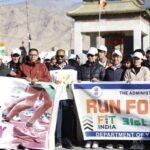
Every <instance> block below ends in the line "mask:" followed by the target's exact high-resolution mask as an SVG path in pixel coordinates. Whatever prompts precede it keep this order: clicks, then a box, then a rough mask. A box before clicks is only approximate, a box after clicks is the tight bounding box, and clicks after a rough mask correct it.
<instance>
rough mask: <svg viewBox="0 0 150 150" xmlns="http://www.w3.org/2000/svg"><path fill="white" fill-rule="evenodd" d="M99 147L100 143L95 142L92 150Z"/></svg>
mask: <svg viewBox="0 0 150 150" xmlns="http://www.w3.org/2000/svg"><path fill="white" fill-rule="evenodd" d="M98 147H99V145H98V142H96V141H94V142H93V145H92V148H93V149H96V148H98Z"/></svg>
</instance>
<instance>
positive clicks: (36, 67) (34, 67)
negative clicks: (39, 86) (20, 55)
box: [17, 61, 50, 82]
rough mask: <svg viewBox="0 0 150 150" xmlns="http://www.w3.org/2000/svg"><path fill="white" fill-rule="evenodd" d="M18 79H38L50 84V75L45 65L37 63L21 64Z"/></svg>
mask: <svg viewBox="0 0 150 150" xmlns="http://www.w3.org/2000/svg"><path fill="white" fill-rule="evenodd" d="M17 77H20V78H26V77H29V78H31V79H34V78H36V79H37V80H38V81H43V82H49V81H50V74H49V72H48V69H47V67H46V65H45V64H42V63H40V61H37V62H35V63H31V62H27V63H24V64H21V65H20V67H19V70H18V72H17Z"/></svg>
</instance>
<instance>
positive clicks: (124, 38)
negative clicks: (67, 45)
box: [68, 0, 150, 55]
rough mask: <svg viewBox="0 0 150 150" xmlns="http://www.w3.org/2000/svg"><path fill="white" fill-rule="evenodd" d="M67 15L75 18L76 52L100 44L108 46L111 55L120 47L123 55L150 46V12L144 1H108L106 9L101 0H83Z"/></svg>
mask: <svg viewBox="0 0 150 150" xmlns="http://www.w3.org/2000/svg"><path fill="white" fill-rule="evenodd" d="M68 16H70V17H72V18H73V19H74V49H75V53H77V54H78V53H82V52H83V50H87V49H88V48H89V47H91V46H95V47H98V46H99V45H101V44H105V45H106V46H107V47H108V49H109V54H111V52H112V51H113V50H114V49H120V50H121V51H122V53H124V55H127V54H129V52H131V51H133V50H134V49H137V48H143V49H146V48H147V47H148V46H150V11H149V10H147V9H145V7H144V2H143V0H112V1H108V0H107V5H106V7H105V8H104V9H103V8H102V7H101V6H100V5H99V0H83V2H82V4H81V6H80V7H78V8H77V9H75V10H73V11H69V12H68ZM85 39H86V43H84V42H85ZM87 41H88V42H87Z"/></svg>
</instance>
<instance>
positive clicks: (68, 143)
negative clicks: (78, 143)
mask: <svg viewBox="0 0 150 150" xmlns="http://www.w3.org/2000/svg"><path fill="white" fill-rule="evenodd" d="M63 147H64V148H67V149H73V148H74V147H73V144H72V143H71V141H70V140H69V139H68V138H65V139H63Z"/></svg>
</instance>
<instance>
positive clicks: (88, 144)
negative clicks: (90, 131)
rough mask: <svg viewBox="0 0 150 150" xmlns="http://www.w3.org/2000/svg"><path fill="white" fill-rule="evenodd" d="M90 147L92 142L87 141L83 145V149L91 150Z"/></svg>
mask: <svg viewBox="0 0 150 150" xmlns="http://www.w3.org/2000/svg"><path fill="white" fill-rule="evenodd" d="M91 145H92V141H87V143H86V144H85V146H84V147H85V148H91Z"/></svg>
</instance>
